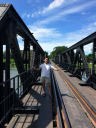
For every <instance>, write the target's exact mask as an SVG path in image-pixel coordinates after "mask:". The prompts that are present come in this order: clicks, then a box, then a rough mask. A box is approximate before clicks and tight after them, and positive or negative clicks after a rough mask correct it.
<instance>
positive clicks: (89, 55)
mask: <svg viewBox="0 0 96 128" xmlns="http://www.w3.org/2000/svg"><path fill="white" fill-rule="evenodd" d="M86 58H87V62H92V59H93V54H88V55H86Z"/></svg>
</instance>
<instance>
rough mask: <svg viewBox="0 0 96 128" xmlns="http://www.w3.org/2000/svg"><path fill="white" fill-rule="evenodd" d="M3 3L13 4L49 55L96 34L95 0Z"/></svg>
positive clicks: (2, 0) (10, 0) (13, 0)
mask: <svg viewBox="0 0 96 128" xmlns="http://www.w3.org/2000/svg"><path fill="white" fill-rule="evenodd" d="M0 3H11V4H13V6H14V8H15V9H16V11H17V12H18V14H19V15H20V17H21V18H22V19H23V21H24V22H25V24H26V25H27V27H28V28H29V29H30V31H31V32H32V33H33V35H34V36H35V38H36V39H37V40H38V43H39V44H40V45H41V47H42V48H43V49H44V50H45V51H47V52H48V53H50V52H51V51H52V50H53V48H54V47H56V46H67V47H70V46H72V45H73V44H75V43H77V42H78V41H80V40H81V39H83V38H85V37H86V36H88V35H90V34H92V33H93V32H95V31H96V0H0ZM20 46H21V48H22V43H20ZM86 49H87V51H88V49H90V45H88V47H86Z"/></svg>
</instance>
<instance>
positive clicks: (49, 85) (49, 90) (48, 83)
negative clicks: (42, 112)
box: [46, 78, 51, 96]
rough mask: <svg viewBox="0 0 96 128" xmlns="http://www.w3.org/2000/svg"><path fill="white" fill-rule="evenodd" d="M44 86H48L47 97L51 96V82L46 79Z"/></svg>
mask: <svg viewBox="0 0 96 128" xmlns="http://www.w3.org/2000/svg"><path fill="white" fill-rule="evenodd" d="M46 85H47V86H48V92H49V95H50V96H51V81H50V78H46Z"/></svg>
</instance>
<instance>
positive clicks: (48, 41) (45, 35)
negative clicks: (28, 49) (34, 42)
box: [29, 22, 96, 53]
mask: <svg viewBox="0 0 96 128" xmlns="http://www.w3.org/2000/svg"><path fill="white" fill-rule="evenodd" d="M29 28H30V30H31V32H34V36H35V38H36V39H38V42H39V44H40V45H41V46H42V48H43V49H44V50H45V51H47V52H49V53H50V52H51V51H52V50H53V48H54V47H56V46H67V47H70V46H72V45H73V44H74V43H77V42H78V41H80V40H81V39H83V38H85V37H86V36H88V35H89V34H91V33H93V32H94V31H96V22H94V23H90V24H88V25H86V26H84V27H83V28H81V29H80V30H77V31H74V32H68V33H65V34H62V33H61V32H59V31H57V30H56V29H55V28H44V27H36V26H31V25H30V26H29ZM89 47H90V45H89V46H87V48H86V49H87V50H88V49H90V48H89Z"/></svg>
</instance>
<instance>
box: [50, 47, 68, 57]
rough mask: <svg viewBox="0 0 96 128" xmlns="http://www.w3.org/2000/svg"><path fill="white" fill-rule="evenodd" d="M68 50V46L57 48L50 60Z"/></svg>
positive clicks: (51, 54)
mask: <svg viewBox="0 0 96 128" xmlns="http://www.w3.org/2000/svg"><path fill="white" fill-rule="evenodd" d="M66 49H67V47H66V46H57V47H55V48H54V49H53V51H52V52H51V53H50V58H54V57H55V56H57V55H58V54H59V53H63V52H64V51H65V50H66Z"/></svg>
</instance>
